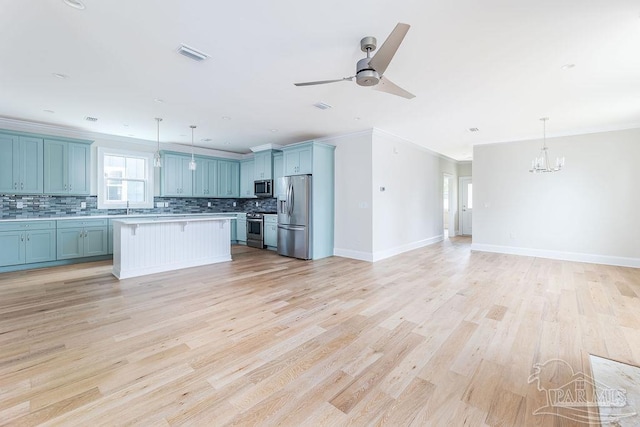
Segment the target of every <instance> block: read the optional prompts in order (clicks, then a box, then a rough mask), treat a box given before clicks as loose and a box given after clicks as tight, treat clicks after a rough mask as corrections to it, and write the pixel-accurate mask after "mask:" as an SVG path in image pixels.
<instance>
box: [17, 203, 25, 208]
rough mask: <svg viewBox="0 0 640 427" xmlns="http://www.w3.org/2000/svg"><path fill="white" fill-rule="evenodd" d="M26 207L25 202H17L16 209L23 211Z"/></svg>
mask: <svg viewBox="0 0 640 427" xmlns="http://www.w3.org/2000/svg"><path fill="white" fill-rule="evenodd" d="M23 207H24V202H16V208H17V209H22V208H23Z"/></svg>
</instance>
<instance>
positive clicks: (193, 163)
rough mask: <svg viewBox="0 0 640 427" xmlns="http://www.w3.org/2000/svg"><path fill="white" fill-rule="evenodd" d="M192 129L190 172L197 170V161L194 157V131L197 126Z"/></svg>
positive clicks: (192, 126)
mask: <svg viewBox="0 0 640 427" xmlns="http://www.w3.org/2000/svg"><path fill="white" fill-rule="evenodd" d="M189 127H190V128H191V161H190V162H189V170H192V171H194V170H196V159H194V157H193V130H194V129H195V128H196V125H191V126H189Z"/></svg>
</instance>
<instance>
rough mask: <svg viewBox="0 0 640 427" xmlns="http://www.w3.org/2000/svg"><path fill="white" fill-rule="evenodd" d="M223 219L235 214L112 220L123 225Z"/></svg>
mask: <svg viewBox="0 0 640 427" xmlns="http://www.w3.org/2000/svg"><path fill="white" fill-rule="evenodd" d="M225 219H236V217H235V216H230V215H229V214H217V215H216V214H209V215H207V216H195V217H182V218H175V217H160V218H158V217H156V218H118V219H114V220H112V222H113V223H114V224H115V223H121V224H123V225H141V224H161V223H165V222H183V223H184V222H201V221H222V220H225Z"/></svg>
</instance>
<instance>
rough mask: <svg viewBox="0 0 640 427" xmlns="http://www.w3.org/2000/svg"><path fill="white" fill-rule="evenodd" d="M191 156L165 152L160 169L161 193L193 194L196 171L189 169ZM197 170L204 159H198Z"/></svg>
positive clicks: (166, 194)
mask: <svg viewBox="0 0 640 427" xmlns="http://www.w3.org/2000/svg"><path fill="white" fill-rule="evenodd" d="M190 161H191V157H190V156H187V155H183V154H173V153H163V161H162V169H160V175H161V179H160V195H161V196H175V197H191V196H193V181H194V173H193V171H192V170H190V169H189V162H190ZM196 165H197V167H196V172H197V171H198V168H200V167H202V160H201V159H196ZM202 191H204V190H202Z"/></svg>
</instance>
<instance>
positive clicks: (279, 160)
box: [273, 153, 285, 197]
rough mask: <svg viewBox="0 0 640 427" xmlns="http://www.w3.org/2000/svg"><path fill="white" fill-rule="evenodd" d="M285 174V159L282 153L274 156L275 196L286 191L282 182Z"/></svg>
mask: <svg viewBox="0 0 640 427" xmlns="http://www.w3.org/2000/svg"><path fill="white" fill-rule="evenodd" d="M283 176H284V160H283V156H282V153H279V154H276V155H274V156H273V197H278V195H280V194H284V193H285V189H284V188H283V187H282V185H281V183H280V178H282V177H283Z"/></svg>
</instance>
